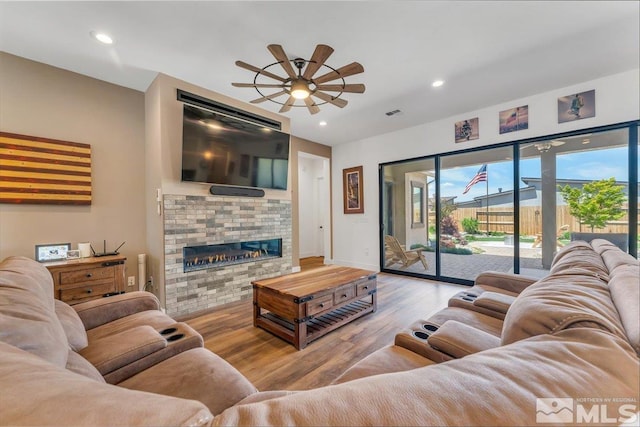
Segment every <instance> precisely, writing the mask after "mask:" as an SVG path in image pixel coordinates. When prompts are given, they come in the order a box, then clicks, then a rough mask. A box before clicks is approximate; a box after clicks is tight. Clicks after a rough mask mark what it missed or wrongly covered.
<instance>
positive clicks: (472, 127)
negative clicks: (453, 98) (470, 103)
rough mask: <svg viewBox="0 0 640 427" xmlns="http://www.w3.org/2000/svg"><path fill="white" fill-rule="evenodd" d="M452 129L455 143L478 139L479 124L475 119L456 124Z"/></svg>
mask: <svg viewBox="0 0 640 427" xmlns="http://www.w3.org/2000/svg"><path fill="white" fill-rule="evenodd" d="M454 128H455V139H456V142H465V141H470V140H472V139H478V138H480V124H479V119H478V118H477V117H474V118H473V119H467V120H461V121H459V122H456V123H455V126H454Z"/></svg>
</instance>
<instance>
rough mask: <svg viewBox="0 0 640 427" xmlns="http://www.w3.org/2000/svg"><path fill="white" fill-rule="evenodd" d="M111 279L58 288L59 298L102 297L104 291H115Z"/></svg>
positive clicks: (74, 299) (66, 300) (70, 300)
mask: <svg viewBox="0 0 640 427" xmlns="http://www.w3.org/2000/svg"><path fill="white" fill-rule="evenodd" d="M116 290H117V289H116V285H115V283H114V282H113V281H106V282H94V283H90V284H86V285H83V286H77V287H75V288H72V287H67V288H64V289H61V290H60V299H61V300H62V301H64V302H72V301H79V300H84V299H88V298H97V297H102V295H104V294H106V293H112V292H116Z"/></svg>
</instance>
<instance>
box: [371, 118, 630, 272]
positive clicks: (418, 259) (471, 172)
mask: <svg viewBox="0 0 640 427" xmlns="http://www.w3.org/2000/svg"><path fill="white" fill-rule="evenodd" d="M639 146H640V137H639V136H638V126H637V122H633V123H631V124H621V125H618V126H609V127H606V128H601V129H597V130H590V131H588V132H586V131H585V132H570V133H566V134H559V135H556V136H553V137H549V138H546V139H544V138H536V139H531V140H527V141H521V142H514V143H510V144H501V145H494V146H487V147H479V148H474V149H471V150H465V151H460V152H455V153H449V154H439V155H435V156H430V157H425V158H422V159H413V160H407V161H399V162H393V163H388V164H383V165H380V203H381V206H380V218H381V230H382V232H381V235H380V240H381V247H380V263H381V269H382V270H384V271H390V272H397V273H402V274H408V275H413V276H418V277H428V278H436V279H439V280H444V281H449V282H454V283H462V284H471V283H473V280H474V279H475V277H476V276H477V275H478V274H479V273H481V272H483V271H487V270H494V271H501V272H508V273H521V274H524V275H529V276H534V277H542V276H544V275H546V274H547V273H548V271H549V268H550V266H551V263H552V261H553V258H554V256H555V254H556V253H557V251H558V249H559V248H561V247H563V246H564V245H566V244H567V243H568V242H570V241H571V240H587V241H590V240H592V239H593V238H605V239H608V240H610V241H611V242H613V243H615V244H617V245H618V246H619V247H620V248H621V249H623V250H625V251H629V252H630V253H631V254H632V255H634V256H637V255H638V246H639V244H640V242H639V241H638V226H639V224H638V222H639V221H640V217H639V214H638V210H639V202H640V198H639V194H638V193H639V191H638V190H639V188H638V163H639V162H640V154H639V151H640V149H639Z"/></svg>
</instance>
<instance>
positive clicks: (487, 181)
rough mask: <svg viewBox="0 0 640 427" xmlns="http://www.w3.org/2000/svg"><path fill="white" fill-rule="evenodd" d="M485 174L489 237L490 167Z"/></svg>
mask: <svg viewBox="0 0 640 427" xmlns="http://www.w3.org/2000/svg"><path fill="white" fill-rule="evenodd" d="M485 173H486V174H487V179H486V180H485V183H486V184H487V186H486V188H487V193H486V194H487V197H486V199H485V200H486V203H487V206H486V208H487V236H488V235H489V165H487V168H486V169H485Z"/></svg>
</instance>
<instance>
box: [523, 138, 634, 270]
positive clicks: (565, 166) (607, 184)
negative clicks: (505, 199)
mask: <svg viewBox="0 0 640 427" xmlns="http://www.w3.org/2000/svg"><path fill="white" fill-rule="evenodd" d="M627 141H628V131H627V129H618V130H613V131H608V132H601V133H594V134H584V135H578V136H572V137H567V138H562V139H556V140H549V141H544V142H540V143H535V144H523V145H522V146H521V147H520V177H521V179H520V233H521V236H522V238H521V241H522V242H523V243H526V242H528V241H531V249H534V250H535V251H534V252H531V251H522V250H521V252H520V269H521V272H522V273H523V274H526V273H527V271H526V270H527V269H537V270H548V269H549V268H550V266H551V262H552V260H553V257H554V255H555V253H556V252H557V250H558V248H560V247H562V246H564V245H565V244H566V243H567V242H569V241H570V240H586V241H591V240H592V239H593V238H598V237H601V238H606V239H608V240H610V241H612V242H614V243H616V244H618V245H619V246H620V247H621V248H624V250H627V247H628V244H627V242H628V233H629V225H628V224H629V223H628V190H629V189H628V182H627V181H628V176H629V174H628V156H629V154H628V148H627V145H628V143H627ZM521 248H522V246H521Z"/></svg>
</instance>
